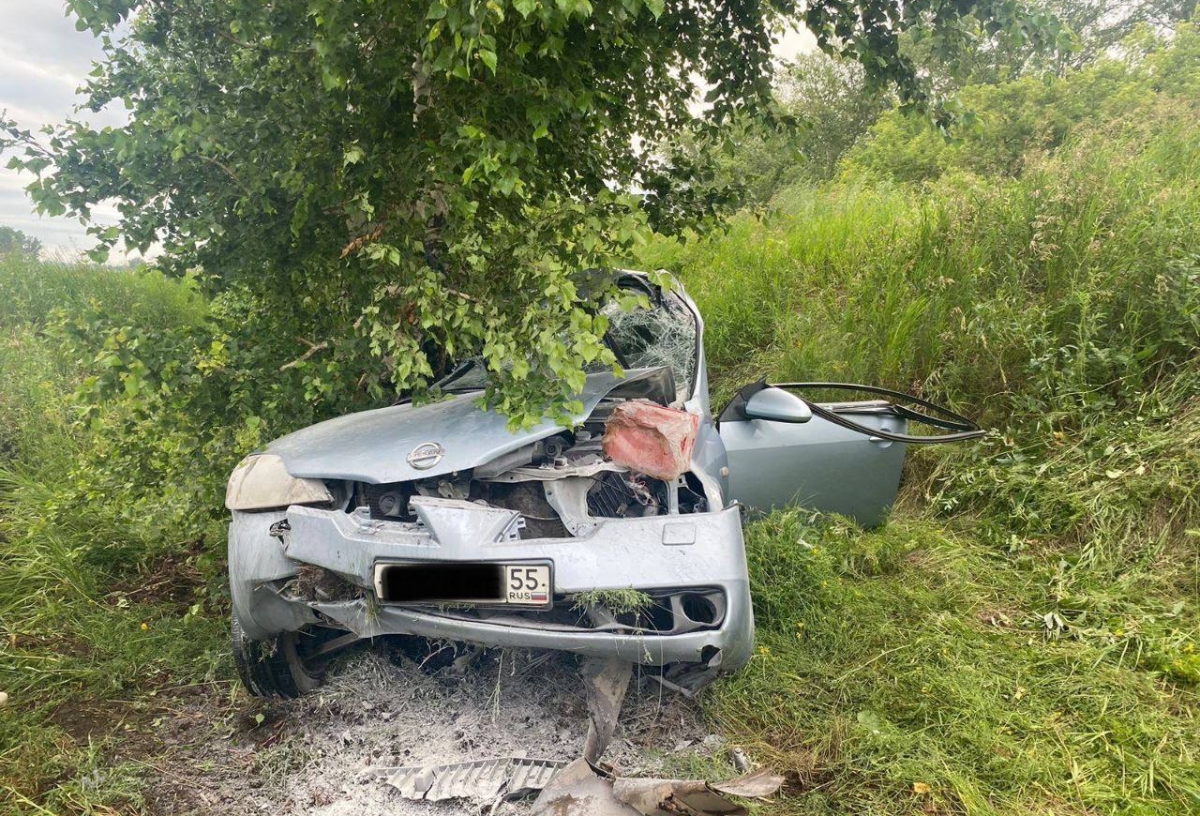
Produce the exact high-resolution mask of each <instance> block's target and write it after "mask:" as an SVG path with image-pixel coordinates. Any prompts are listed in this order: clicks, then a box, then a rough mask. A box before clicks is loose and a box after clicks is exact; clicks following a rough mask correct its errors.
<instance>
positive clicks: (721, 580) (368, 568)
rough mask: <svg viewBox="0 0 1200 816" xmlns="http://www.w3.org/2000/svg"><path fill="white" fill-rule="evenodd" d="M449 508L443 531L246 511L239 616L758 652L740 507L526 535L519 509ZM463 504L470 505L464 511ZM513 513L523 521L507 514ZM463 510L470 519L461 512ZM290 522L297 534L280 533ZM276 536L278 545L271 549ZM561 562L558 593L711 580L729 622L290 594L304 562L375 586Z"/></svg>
mask: <svg viewBox="0 0 1200 816" xmlns="http://www.w3.org/2000/svg"><path fill="white" fill-rule="evenodd" d="M434 502H435V503H436V504H439V505H440V506H439V507H437V508H436V510H435V514H436V513H437V512H439V511H440V512H441V521H440V523H438V522H435V524H437V525H438V526H437V527H436V531H435V530H434V529H431V527H430V526H427V525H426V524H425V523H424V522H421V523H402V522H392V521H382V520H377V519H371V518H370V517H369V516H367V515H365V514H355V513H344V512H342V511H340V510H323V509H319V508H312V507H301V506H293V507H291V508H289V509H288V510H287V511H283V512H277V513H236V512H235V513H234V520H233V524H232V525H231V536H230V552H229V558H230V574H231V575H236V576H237V580H236V581H235V582H234V583H233V593H232V594H233V607H234V614H235V615H237V617H238V619H239V620H240V621H243V622H244V623H243V627H244V628H245V629H246V632H247V634H248V635H250V636H251V637H253V638H257V639H265V638H267V637H269V636H270V635H272V634H274V633H275V632H277V631H281V630H284V629H296V628H299V627H300V626H302V625H304V624H305V623H310V622H313V621H315V620H317V616H316V614H315V613H317V612H319V613H321V615H323V616H325V617H327V618H329V619H332V620H333V621H336V622H337V623H339V624H340V625H342V626H344V627H345V628H347V629H349V630H351V631H353V632H356V633H358V634H359V635H360V636H362V637H373V636H376V635H384V634H399V633H407V634H416V635H424V636H427V637H443V638H450V639H454V640H462V641H468V642H474V643H479V644H483V645H487V646H508V647H531V648H532V647H542V648H550V649H559V650H563V651H570V652H576V653H578V654H584V655H596V656H605V655H608V656H612V655H614V654H615V655H617V656H620V657H625V658H628V659H629V660H633V661H635V662H639V663H647V664H653V665H662V664H665V663H673V662H676V661H683V662H700V661H701V660H702V658H703V656H704V655H705V654H706V651H705V650H706V648H711V649H716V650H720V652H721V654H722V666H723V667H724V668H727V669H734V668H737V667H738V666H741V665H742V664H744V663H745V662H746V661H747V660H749V658H750V650H751V648H752V645H753V641H754V636H753V632H754V615H753V611H752V609H751V607H750V586H749V578H748V576H747V573H746V558H745V551H744V549H743V544H742V528H741V520H740V518H739V514H738V509H737V507H730V508H727V509H724V510H719V511H717V512H712V513H693V514H688V515H675V516H670V515H663V516H654V517H650V518H636V519H634V518H630V519H603V520H598V523H597V524H595V525H594V527H593V528H592V530H591V531H590V532H589V533H587V534H586V535H582V536H578V537H571V538H561V539H551V538H545V539H517V540H513V539H511V538H510V537H509V536H508V535H507V531H508V530H509V524H510V523H511V521H513V520H515V518H516V516H517V514H516V513H513V512H512V511H506V510H493V509H490V508H483V507H479V506H477V505H476V506H474V507H470V506H466V505H469V503H467V502H461V503H456V502H453V501H440V502H439V501H438V500H434ZM456 504H458V505H463V506H455V505H456ZM506 513H511V514H512V518H511V519H505V518H502V517H501V516H502V515H503V514H506ZM455 516H457V517H458V518H457V519H455ZM284 520H286V521H287V522H288V525H289V527H290V530H288V531H287V532H285V533H283V534H281V535H280V536H279V538H280V539H282V540H275V539H272V538H271V537H270V534H269V530H270V528H271V526H272V525H275V524H277V523H278V522H281V521H284ZM264 540H265V541H269V542H270V545H269V546H264ZM431 560H432V561H442V562H456V561H466V562H479V561H487V562H502V563H512V562H522V561H536V562H550V563H551V564H552V565H553V575H554V591H555V593H556V594H560V595H565V596H567V597H570V596H571V595H573V594H575V593H578V592H584V591H589V590H596V589H600V590H603V589H625V588H628V587H637V588H638V589H639V590H643V591H653V590H657V589H662V590H673V589H687V588H694V587H703V588H705V589H714V590H719V591H721V592H722V593H724V596H725V610H724V615H723V618H722V620H721V623H720V625H719V626H717V627H715V628H709V629H703V630H698V631H692V632H685V633H682V634H670V635H655V634H653V633H646V632H636V633H618V632H608V631H573V630H568V629H564V628H561V627H560V628H555V627H547V626H540V625H539V624H538V623H537V622H536V621H532V620H527V619H516V618H512V617H506V616H504V615H503V614H500V613H501V612H503V610H502V609H501V610H494V611H495V612H496V615H495V619H494V620H487V619H482V620H473V619H464V618H462V617H455V616H453V615H450V614H447V613H445V612H438V611H437V610H434V609H431V608H429V607H424V608H422V607H414V606H407V607H405V606H387V605H382V606H381V605H378V604H374V603H371V602H368V601H367V600H365V599H362V598H358V599H353V600H345V601H328V602H323V601H306V602H303V603H300V602H297V601H295V600H292V599H288V598H285V597H283V595H282V594H281V591H282V587H283V586H284V584H285V583H286V580H287V579H288V578H290V577H292V576H294V575H295V573H296V571H297V566H298V565H299V564H307V565H312V566H317V567H321V568H323V569H327V570H329V571H331V572H334V573H336V574H337V575H339V576H340V577H342V578H344V579H345V580H347V581H348V582H350V583H352V584H354V585H356V586H358V587H361V588H363V589H365V590H369V589H370V588H371V587H373V585H374V570H375V565H376V564H377V563H412V562H421V561H431Z"/></svg>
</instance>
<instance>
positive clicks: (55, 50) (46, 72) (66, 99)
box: [0, 0, 812, 251]
mask: <svg viewBox="0 0 1200 816" xmlns="http://www.w3.org/2000/svg"><path fill="white" fill-rule="evenodd" d="M65 8H66V6H65V3H64V2H63V0H0V21H2V22H0V111H3V110H7V111H8V116H9V117H11V118H13V119H15V120H16V121H17V123H18V124H19V125H20V126H21V127H22V128H26V129H29V130H33V131H36V130H37V129H39V128H41V127H42V126H43V125H45V124H48V123H58V122H62V121H63V120H64V119H66V118H67V117H68V116H72V115H75V111H74V108H75V103H76V99H75V89H76V88H77V87H78V86H79V85H80V84H82V81H83V79H84V78H85V77H86V76H87V74H88V72H89V71H91V69H92V62H93V61H94V60H96V59H99V58H100V45H99V42H98V41H97V40H96V39H95V38H94V37H92V35H91V34H90V33H88V32H80V31H76V30H75V21H74V18H68V17H66V16H65ZM811 47H812V37H811V36H810V35H808V33H807V32H805V33H804V34H799V33H796V32H791V33H789V34H788V35H786V36H785V37H784V38H783V41H782V42H781V43H780V47H779V48H778V53H779V55H780V56H781V57H785V58H790V57H792V56H795V55H796V54H797V53H799V52H800V51H806V50H809V49H810V48H811ZM82 118H85V120H86V121H90V122H91V123H92V124H94V125H96V126H103V125H117V124H120V123H121V122H123V121H124V111H123V109H120V108H118V109H117V110H105V111H102V112H101V113H100V114H90V113H88V114H87V115H86V116H83V117H82ZM6 162H7V159H5V160H4V161H0V224H3V225H5V226H10V227H15V228H17V229H19V230H21V231H23V232H25V233H27V234H29V235H32V236H34V237H36V238H40V239H41V241H42V243H43V244H44V245H45V246H46V247H47V248H49V249H61V250H67V251H71V250H82V249H86V248H88V247H90V246H91V245H92V241H91V240H90V239H89V238H88V236H87V232H86V230H85V228H84V227H83V226H82V225H80V224H79V223H78V222H77V221H73V220H71V219H67V218H43V217H40V216H38V215H36V214H34V212H33V208H32V206H31V205H30V203H29V200H28V199H27V198H26V197H25V193H24V188H25V186H26V185H27V184H28V183H29V181H30V180H31V177H30V176H29V175H27V174H19V173H17V172H16V171H15V170H8V169H5V168H4V167H3V165H4V164H5V163H6ZM114 214H115V213H114V212H113V211H112V210H106V209H105V208H103V207H100V208H97V209H96V211H95V213H94V215H95V217H96V220H97V221H101V222H111V221H115V219H114V218H113V215H114Z"/></svg>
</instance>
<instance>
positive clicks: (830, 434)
mask: <svg viewBox="0 0 1200 816" xmlns="http://www.w3.org/2000/svg"><path fill="white" fill-rule="evenodd" d="M820 407H822V408H825V409H826V410H830V411H832V412H833V413H835V414H838V415H844V416H846V418H847V419H852V420H853V421H854V422H855V423H856V424H858V425H862V426H866V427H867V428H868V429H875V430H882V431H884V432H890V433H893V434H903V433H905V432H906V430H907V426H908V423H907V421H906V419H905V418H904V417H903V416H901V415H899V414H898V413H897V412H896V411H895V410H894V409H893V407H892V405H891V404H890V403H888V402H887V401H885V400H872V401H865V402H840V403H820ZM718 423H719V424H718V427H719V431H720V434H721V440H722V442H724V444H725V449H726V451H727V452H728V456H729V475H728V482H727V487H728V493H727V498H729V499H735V500H737V501H739V502H741V503H742V504H745V505H747V506H749V507H750V508H751V509H753V510H757V511H761V512H768V511H770V510H773V509H777V508H781V507H786V506H791V505H795V506H799V507H807V508H811V509H813V510H820V511H822V512H827V513H840V514H842V515H845V516H850V517H852V518H853V519H854V520H855V521H857V522H858V523H859V524H861V525H863V526H864V527H870V526H874V525H877V524H879V523H880V522H882V520H883V518H884V516H885V514H886V513H887V511H888V509H889V508H891V506H892V502H893V501H894V500H895V498H896V491H897V489H898V488H899V486H900V472H901V469H902V467H903V465H904V455H905V450H906V446H905V444H904V443H903V442H894V441H890V440H887V439H883V438H882V437H878V436H873V435H870V434H869V433H862V432H859V431H853V430H850V429H848V428H844V427H842V426H840V425H837V424H835V423H833V422H830V421H828V420H826V419H823V418H822V417H820V416H814V415H813V414H812V412H811V410H810V409H809V407H808V404H807V403H805V402H804V400H802V399H800V398H799V397H797V396H796V395H794V394H792V393H789V392H788V391H786V390H784V389H783V388H779V387H775V386H769V385H766V384H765V383H755V384H754V385H750V386H746V387H745V388H743V389H742V390H741V392H739V393H738V395H737V397H735V398H734V400H733V401H732V402H730V404H729V405H728V406H726V408H725V410H724V411H722V412H721V416H720V418H719V420H718Z"/></svg>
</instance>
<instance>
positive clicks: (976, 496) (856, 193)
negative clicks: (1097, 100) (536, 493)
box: [645, 94, 1200, 814]
mask: <svg viewBox="0 0 1200 816" xmlns="http://www.w3.org/2000/svg"><path fill="white" fill-rule="evenodd" d="M1133 108H1134V110H1133V111H1132V112H1129V113H1128V115H1123V116H1122V117H1119V118H1108V119H1105V120H1104V121H1102V122H1100V123H1098V124H1097V123H1092V124H1089V125H1088V126H1087V127H1086V128H1076V129H1075V130H1074V131H1072V132H1071V133H1070V134H1069V135H1067V136H1065V137H1062V138H1060V140H1059V143H1058V144H1057V146H1056V148H1055V149H1054V150H1053V151H1051V152H1042V151H1037V150H1034V151H1030V152H1028V153H1026V154H1024V155H1023V156H1022V157H1021V158H1022V161H1021V162H1020V163H1019V164H1020V173H1019V174H1017V175H1011V176H1003V175H997V174H991V175H989V176H986V177H980V176H976V175H973V174H972V173H970V172H964V171H962V170H953V169H952V170H948V171H946V172H944V173H942V174H941V175H940V176H939V177H937V178H936V179H933V180H928V181H926V182H924V183H922V184H920V185H905V184H898V183H895V182H881V181H879V180H878V179H874V180H872V179H869V178H864V176H863V175H862V174H861V173H859V174H848V175H847V176H846V177H845V178H844V179H842V180H840V181H838V182H835V183H832V184H828V185H826V186H823V187H820V188H804V187H800V188H796V189H793V190H790V191H787V192H785V193H783V194H782V195H780V196H779V197H778V198H777V199H776V200H775V201H774V202H773V212H771V213H769V214H767V215H766V216H763V217H757V218H756V217H752V216H749V215H747V216H744V217H742V218H739V219H738V220H736V221H735V222H734V223H733V225H732V226H731V228H730V230H729V231H728V232H727V233H726V234H724V235H721V236H716V237H710V238H707V239H705V240H700V241H695V242H690V243H687V244H680V243H676V242H667V241H663V242H661V243H658V244H656V245H654V246H652V247H650V248H649V249H648V251H647V253H646V257H645V262H646V264H647V265H653V266H663V267H666V268H668V269H672V270H673V271H675V272H676V273H678V274H679V276H680V277H681V278H682V280H683V281H684V283H685V284H686V285H687V287H688V289H689V291H690V292H691V293H692V295H693V296H694V297H695V298H696V300H697V301H698V303H699V305H700V307H701V309H702V311H703V312H704V313H705V316H706V319H707V321H708V335H707V341H708V342H707V347H708V351H709V358H710V361H711V364H712V366H713V368H714V370H713V372H712V378H713V381H714V383H715V384H716V390H717V391H718V392H719V393H720V394H721V395H728V394H729V393H730V392H732V391H733V390H734V389H736V388H737V387H739V386H740V385H742V384H743V383H745V382H748V381H751V380H753V379H757V378H758V377H760V376H763V375H766V376H768V377H769V378H770V379H774V380H776V381H787V380H830V379H832V380H849V381H858V382H868V383H871V382H873V383H880V384H885V385H891V386H894V387H898V388H902V389H908V390H911V391H915V392H917V393H920V394H924V395H927V396H932V397H934V398H937V399H940V400H944V401H946V402H948V403H950V404H951V405H953V406H954V407H956V408H957V409H959V410H961V411H963V412H965V413H967V414H970V415H974V416H977V417H979V418H980V419H982V420H983V421H984V422H985V423H986V424H987V425H989V426H990V427H991V428H992V429H993V433H992V434H991V435H990V436H989V437H988V438H987V439H986V440H984V441H983V442H981V443H977V444H970V445H962V446H956V447H954V448H943V449H938V450H929V451H924V452H920V453H917V454H915V455H913V456H910V462H909V471H910V472H909V474H908V479H907V482H906V488H905V491H906V492H905V495H904V497H903V501H902V502H901V505H900V507H899V508H898V509H897V510H896V511H895V513H894V514H893V518H892V520H891V522H890V523H889V525H888V526H887V527H886V528H885V529H884V530H882V531H879V532H870V533H865V532H862V531H858V530H855V529H854V528H853V527H852V526H848V525H846V524H844V523H841V522H839V521H837V520H829V519H825V520H814V519H811V518H808V517H806V516H805V515H803V514H801V513H791V514H782V515H777V516H775V517H772V518H770V519H768V520H766V521H763V522H760V523H758V524H755V525H752V526H751V527H750V528H749V529H748V531H747V550H748V553H749V557H750V560H751V576H752V582H753V588H752V589H753V595H754V599H755V614H756V619H757V621H758V625H759V652H758V654H757V655H756V657H755V658H754V660H753V661H752V663H751V665H750V667H749V668H748V669H747V670H746V671H745V672H743V673H741V674H739V675H737V676H736V677H734V678H732V679H731V680H730V681H729V682H727V683H725V684H722V685H721V686H719V687H718V688H717V689H716V690H715V692H714V696H713V698H712V699H711V700H710V704H709V710H710V711H711V713H712V716H714V717H715V718H716V719H717V720H718V721H719V722H720V723H721V724H722V725H723V727H724V728H725V729H726V730H727V731H728V732H729V733H730V734H732V735H733V736H734V737H735V738H736V739H738V740H740V741H742V742H744V743H745V744H746V745H748V746H749V747H751V748H753V749H754V750H755V751H756V752H757V753H758V754H759V755H760V756H762V757H764V758H766V761H767V763H768V764H771V765H773V766H776V767H781V768H785V769H789V770H791V771H793V772H794V773H795V775H796V778H797V779H798V781H799V785H798V788H797V790H796V791H794V795H792V796H790V797H785V798H784V799H783V800H782V801H781V802H780V803H778V804H777V805H775V806H773V807H770V808H767V809H766V810H768V811H769V812H772V813H774V812H778V813H910V812H925V813H972V814H975V813H980V814H1018V813H1051V812H1053V813H1081V814H1082V813H1130V814H1135V813H1136V814H1149V813H1172V814H1174V813H1178V814H1185V813H1195V812H1200V748H1198V747H1197V743H1196V740H1195V735H1196V734H1197V733H1200V695H1198V691H1197V690H1198V688H1200V492H1198V491H1200V488H1198V487H1197V486H1198V485H1200V436H1198V433H1200V398H1198V395H1200V365H1198V362H1200V360H1198V355H1197V352H1198V351H1200V249H1198V248H1200V189H1198V188H1197V187H1196V181H1195V180H1196V178H1198V177H1200V105H1198V104H1197V99H1196V97H1194V96H1191V97H1184V96H1158V97H1156V96H1154V95H1152V94H1151V95H1148V96H1146V97H1144V98H1141V99H1140V100H1139V101H1138V103H1137V104H1136V105H1134V106H1133ZM921 138H923V137H921ZM917 142H918V143H919V142H921V139H917ZM902 147H911V145H908V146H902ZM901 152H903V151H901ZM718 401H719V397H718Z"/></svg>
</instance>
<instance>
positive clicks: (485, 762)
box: [375, 757, 567, 802]
mask: <svg viewBox="0 0 1200 816" xmlns="http://www.w3.org/2000/svg"><path fill="white" fill-rule="evenodd" d="M566 765H567V763H566V762H562V761H559V760H553V759H525V758H523V757H502V758H499V759H479V760H475V761H472V762H454V763H451V764H448V765H425V766H416V767H411V768H389V769H381V770H379V771H376V772H375V775H376V776H379V777H382V778H384V779H385V780H386V781H387V783H388V784H389V785H391V786H392V787H394V788H395V789H396V790H398V791H400V795H401V796H403V797H405V798H406V799H424V800H426V801H429V802H440V801H442V800H444V799H478V800H488V801H496V800H498V799H501V798H503V799H520V798H523V797H525V796H529V795H530V794H532V793H536V792H538V791H540V790H541V789H542V788H544V787H545V786H546V783H548V782H549V781H550V779H551V778H552V777H553V776H554V775H555V773H556V772H558V771H559V770H560V769H561V768H564V767H566Z"/></svg>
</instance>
